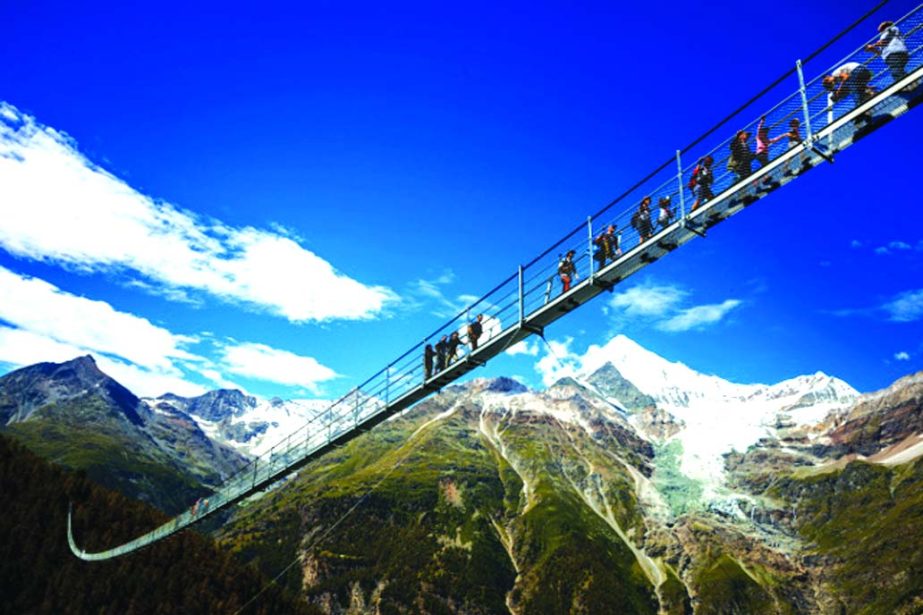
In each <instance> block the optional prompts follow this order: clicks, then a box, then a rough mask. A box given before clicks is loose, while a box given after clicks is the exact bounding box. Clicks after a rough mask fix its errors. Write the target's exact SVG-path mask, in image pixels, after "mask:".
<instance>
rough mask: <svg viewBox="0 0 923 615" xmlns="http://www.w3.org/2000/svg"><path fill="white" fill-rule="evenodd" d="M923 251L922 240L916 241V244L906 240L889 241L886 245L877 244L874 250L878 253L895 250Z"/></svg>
mask: <svg viewBox="0 0 923 615" xmlns="http://www.w3.org/2000/svg"><path fill="white" fill-rule="evenodd" d="M910 251H916V252H921V251H923V241H918V242H917V243H916V245H911V244H909V243H907V242H906V241H891V242H889V243H888V244H886V245H883V246H878V247H877V248H875V250H874V252H875V254H878V255H885V254H894V253H896V252H910Z"/></svg>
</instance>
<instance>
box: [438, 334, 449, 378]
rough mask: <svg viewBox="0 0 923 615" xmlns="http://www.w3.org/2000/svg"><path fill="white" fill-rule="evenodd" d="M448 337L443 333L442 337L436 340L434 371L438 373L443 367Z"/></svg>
mask: <svg viewBox="0 0 923 615" xmlns="http://www.w3.org/2000/svg"><path fill="white" fill-rule="evenodd" d="M448 344H449V338H448V336H446V335H443V336H442V338H440V339H439V341H438V342H436V373H437V374H438V373H439V372H441V371H442V370H444V369H445V355H446V351H447V350H448Z"/></svg>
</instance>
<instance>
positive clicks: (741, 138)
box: [727, 130, 753, 182]
mask: <svg viewBox="0 0 923 615" xmlns="http://www.w3.org/2000/svg"><path fill="white" fill-rule="evenodd" d="M730 148H731V156H730V158H728V165H727V166H728V171H731V172H733V173H734V174H735V175H736V176H737V181H738V182H740V181H743V180H745V179H747V178H748V177H750V174H751V173H753V150H751V149H750V133H749V132H747V131H746V130H738V131H737V134H736V135H734V139H733V140H732V141H731V145H730Z"/></svg>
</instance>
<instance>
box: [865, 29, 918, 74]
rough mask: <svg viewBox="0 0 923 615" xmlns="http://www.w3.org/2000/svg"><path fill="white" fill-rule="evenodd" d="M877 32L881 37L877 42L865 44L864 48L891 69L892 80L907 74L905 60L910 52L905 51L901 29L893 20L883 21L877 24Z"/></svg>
mask: <svg viewBox="0 0 923 615" xmlns="http://www.w3.org/2000/svg"><path fill="white" fill-rule="evenodd" d="M878 32H879V33H880V34H881V38H879V39H878V42H877V43H872V44H871V45H866V46H865V50H866V51H869V52H871V53H874V54H876V55H880V56H881V59H882V60H884V61H885V64H887V65H888V70H890V71H891V77H892V78H893V79H894V81H900V80H901V79H903V78H904V75H906V74H907V61H908V60H910V54H908V53H907V44H906V43H905V42H904V38H903V37H902V36H901V31H900V30H898V29H897V26H895V25H894V22H893V21H883V22H881V25H879V26H878Z"/></svg>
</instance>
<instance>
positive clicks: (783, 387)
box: [578, 335, 859, 501]
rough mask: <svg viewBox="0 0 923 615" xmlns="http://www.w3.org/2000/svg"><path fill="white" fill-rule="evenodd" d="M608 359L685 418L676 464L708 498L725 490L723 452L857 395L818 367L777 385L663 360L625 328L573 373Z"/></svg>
mask: <svg viewBox="0 0 923 615" xmlns="http://www.w3.org/2000/svg"><path fill="white" fill-rule="evenodd" d="M607 364H609V365H611V366H612V367H614V368H615V369H616V370H617V371H618V373H620V374H621V375H622V377H624V378H625V379H626V380H628V381H629V382H630V383H631V384H633V385H634V386H635V387H636V388H637V389H638V390H639V391H641V392H642V393H644V394H645V395H648V396H650V398H652V399H653V400H654V402H655V403H656V405H657V406H658V407H659V408H661V409H663V410H666V411H667V412H669V413H670V414H672V415H673V416H674V417H676V418H677V419H679V420H680V421H682V422H683V423H684V425H683V427H682V428H681V429H680V430H679V431H678V433H676V435H674V436H673V439H676V440H679V441H680V442H681V444H682V457H681V460H680V471H681V472H682V473H683V474H685V475H686V476H687V477H689V478H691V479H693V480H696V481H698V482H700V483H701V485H702V487H703V495H702V497H703V499H704V500H706V501H714V500H719V499H721V498H722V497H723V494H726V489H725V488H724V483H725V469H724V455H725V454H726V453H729V452H731V451H732V450H736V451H740V452H743V451H745V450H747V448H748V447H749V446H751V445H753V444H756V443H757V442H758V441H759V440H760V439H761V438H764V437H771V436H774V435H775V434H776V429H777V426H778V425H780V423H784V424H786V425H792V424H794V425H807V426H810V425H815V424H817V423H819V422H821V421H822V420H823V419H824V418H825V417H827V416H829V415H830V413H832V412H842V411H844V410H845V409H846V408H848V407H850V406H851V405H852V404H853V403H854V402H855V400H856V398H857V397H858V396H859V393H858V392H857V391H856V390H855V389H853V388H852V387H851V386H849V385H848V384H846V383H845V382H843V381H842V380H839V379H837V378H833V377H831V376H828V375H826V374H824V373H822V372H817V373H816V374H813V375H807V376H798V377H796V378H792V379H789V380H785V381H782V382H779V383H777V384H774V385H766V384H737V383H733V382H730V381H727V380H725V379H723V378H720V377H719V376H714V375H707V374H702V373H699V372H697V371H695V370H693V369H691V368H690V367H688V366H686V365H684V364H682V363H679V362H671V361H668V360H666V359H664V358H662V357H660V356H659V355H657V354H655V353H653V352H651V351H649V350H647V349H645V348H642V347H641V346H640V345H638V344H637V343H635V342H634V341H632V340H631V339H629V338H627V337H625V336H623V335H619V336H616V337H614V338H613V339H612V340H610V341H609V342H608V343H607V344H605V345H603V346H595V345H594V346H591V347H590V348H589V349H588V351H587V353H586V354H585V355H584V356H583V357H582V359H581V361H580V365H581V369H580V372H579V375H578V378H579V379H580V380H581V381H582V382H585V380H586V379H589V378H590V377H591V376H592V375H593V374H595V373H597V372H598V370H600V369H601V368H603V367H604V366H606V365H607ZM597 385H599V383H598V382H597ZM600 395H601V396H603V397H604V398H605V395H603V394H602V393H600ZM632 422H636V421H635V420H634V419H633V421H632Z"/></svg>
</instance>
